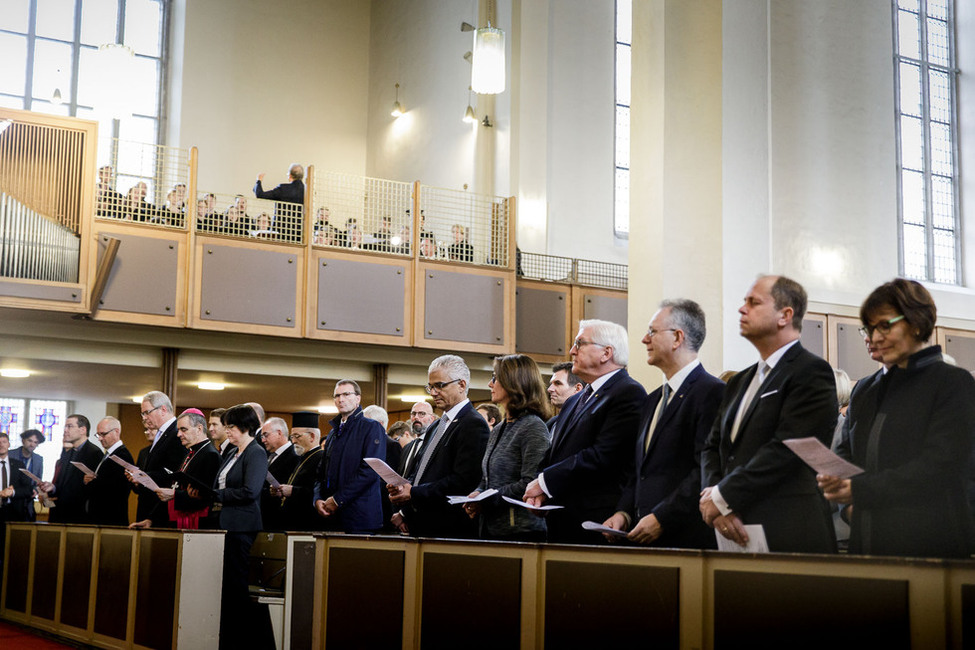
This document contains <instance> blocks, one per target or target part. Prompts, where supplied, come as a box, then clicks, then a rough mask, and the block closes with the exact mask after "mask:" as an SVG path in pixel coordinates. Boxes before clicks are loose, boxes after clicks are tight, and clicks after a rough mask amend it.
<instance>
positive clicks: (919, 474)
mask: <svg viewBox="0 0 975 650" xmlns="http://www.w3.org/2000/svg"><path fill="white" fill-rule="evenodd" d="M847 418H848V421H849V423H850V426H849V429H848V431H849V435H848V437H847V438H845V439H844V440H842V441H841V442H840V445H839V448H838V453H839V454H840V455H841V456H842V457H844V458H846V459H847V460H849V461H851V462H853V463H855V464H857V465H859V466H860V467H862V468H863V469H864V470H866V471H865V473H863V474H860V475H859V476H854V477H853V478H852V479H851V489H852V492H853V519H852V521H851V527H850V552H852V553H869V554H875V555H905V556H912V557H968V556H969V554H970V553H972V552H973V551H975V548H973V543H972V542H973V531H972V518H971V513H970V511H969V508H968V503H967V500H966V496H965V481H966V479H967V470H968V458H969V455H970V453H971V448H972V437H973V436H975V379H973V378H972V376H971V375H970V374H969V373H968V372H967V371H965V370H963V369H961V368H956V367H954V366H950V365H948V364H946V363H945V362H944V361H942V358H941V348H940V346H937V345H935V346H931V347H929V348H925V349H923V350H921V351H920V352H917V353H916V354H914V355H912V356H911V357H910V359H909V360H908V366H907V368H898V367H892V368H891V369H890V370H889V371H888V372H887V374H886V375H884V374H883V373H881V372H879V371H878V372H877V374H875V375H873V376H871V377H868V378H866V379H863V380H861V381H860V382H859V383H857V385H856V389H855V390H854V391H853V396H852V397H851V399H850V408H849V410H848V411H847Z"/></svg>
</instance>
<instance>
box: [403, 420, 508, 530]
mask: <svg viewBox="0 0 975 650" xmlns="http://www.w3.org/2000/svg"><path fill="white" fill-rule="evenodd" d="M439 426H440V420H437V421H436V422H434V423H433V424H431V425H430V427H429V428H428V429H427V442H426V443H425V446H427V449H424V450H423V452H422V453H423V454H428V453H431V452H432V454H433V455H432V456H431V457H430V460H429V461H428V463H427V466H426V468H425V469H424V473H423V476H422V477H420V478H421V481H422V482H421V483H418V484H415V485H413V486H412V487H411V488H410V495H411V498H410V502H409V503H408V504H406V506H405V507H404V508H403V509H402V512H403V515H404V517H405V518H406V523H407V526H409V529H410V534H411V535H415V536H418V537H459V538H470V537H474V536H475V534H476V532H477V531H476V529H475V526H474V523H473V522H472V521H471V519H470V518H469V517H468V516H467V514H466V513H465V512H464V509H463V508H460V507H458V506H452V505H450V504H448V503H447V497H448V496H455V495H467V494H470V493H471V492H473V491H474V489H475V488H476V487H477V484H478V483H479V482H480V480H481V459H482V458H483V457H484V449H485V447H486V446H487V439H488V435H489V431H488V425H487V422H486V421H485V420H484V418H483V417H481V414H480V413H478V412H477V411H476V410H474V407H473V406H472V405H471V404H470V403H469V402H468V403H467V404H465V405H464V407H463V408H462V409H461V410H460V412H459V413H458V414H457V417H456V418H455V419H454V420H453V421H452V422H451V423H450V426H448V427H447V431H446V432H445V433H444V434H443V436H442V438H441V439H440V442H439V444H437V447H436V449H432V450H431V449H430V448H429V445H431V444H433V439H434V436H435V435H436V431H437V427H439ZM419 465H420V463H419V462H417V469H419Z"/></svg>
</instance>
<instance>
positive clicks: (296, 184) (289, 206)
mask: <svg viewBox="0 0 975 650" xmlns="http://www.w3.org/2000/svg"><path fill="white" fill-rule="evenodd" d="M304 177H305V169H304V167H302V166H301V165H299V164H298V163H292V165H291V167H289V168H288V182H287V183H281V184H280V185H278V186H277V187H275V188H274V189H272V190H265V189H264V186H263V185H262V183H263V181H264V174H263V173H261V174H258V175H257V182H256V183H255V184H254V196H256V197H257V198H259V199H270V200H271V201H274V202H275V204H274V229H275V230H277V231H278V232H280V233H281V234H282V236H283V237H284V238H285V239H288V240H291V241H298V240H300V239H301V232H302V230H301V218H302V215H303V214H304V207H303V206H304V204H305V184H304V183H303V182H302V181H301V179H302V178H304Z"/></svg>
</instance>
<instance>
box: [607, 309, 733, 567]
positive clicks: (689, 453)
mask: <svg viewBox="0 0 975 650" xmlns="http://www.w3.org/2000/svg"><path fill="white" fill-rule="evenodd" d="M706 334H707V327H706V321H705V316H704V310H702V309H701V307H700V305H698V304H697V303H696V302H694V301H693V300H665V301H664V302H662V303H661V304H660V309H658V310H657V313H655V314H654V315H653V318H652V319H651V320H650V325H649V327H648V328H647V333H646V335H645V336H644V337H643V344H644V345H645V346H646V347H647V363H648V364H650V365H651V366H656V367H657V368H660V370H661V371H662V372H663V373H664V379H665V380H664V385H663V386H661V387H660V388H658V389H657V390H655V391H653V392H652V393H650V395H648V396H647V399H646V402H645V403H644V406H643V415H642V417H641V420H640V428H639V433H640V437H639V438H638V439H637V444H636V450H635V451H636V454H635V463H634V467H635V471H634V474H633V477H632V478H631V479H630V481H629V483H628V484H627V485H626V487H625V488H623V496H622V497H621V498H620V501H619V504H617V506H616V513H614V514H613V516H612V517H610V518H609V519H607V520H606V521H605V522H603V523H604V524H605V525H606V526H607V527H609V528H614V529H616V530H623V531H629V534H628V535H627V537H628V539H629V540H630V541H631V542H634V543H637V544H644V545H653V546H660V547H666V548H714V547H715V538H714V532H713V531H712V530H711V529H710V528H708V527H707V526H706V525H705V524H704V523H703V522H702V521H701V515H700V513H699V512H698V498H699V496H700V491H701V448H702V447H703V446H704V440H705V438H707V435H708V432H709V431H710V430H711V424H712V423H713V422H714V416H715V415H716V414H717V412H718V406H719V405H720V404H721V398H722V396H723V395H724V389H725V385H724V382H722V381H721V380H720V379H718V378H717V377H714V376H713V375H711V374H709V373H708V372H707V371H706V370H705V369H704V366H702V365H701V362H700V361H699V360H698V358H697V355H698V350H700V349H701V345H702V344H703V343H704V337H705V335H706ZM605 536H606V538H607V539H609V540H610V541H614V537H613V536H612V533H606V534H605Z"/></svg>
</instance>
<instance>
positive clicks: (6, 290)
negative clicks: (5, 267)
mask: <svg viewBox="0 0 975 650" xmlns="http://www.w3.org/2000/svg"><path fill="white" fill-rule="evenodd" d="M0 296H5V297H8V298H35V299H37V300H63V301H66V302H81V291H80V290H79V289H78V288H76V287H64V286H45V285H42V284H25V283H23V282H9V281H7V280H0Z"/></svg>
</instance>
